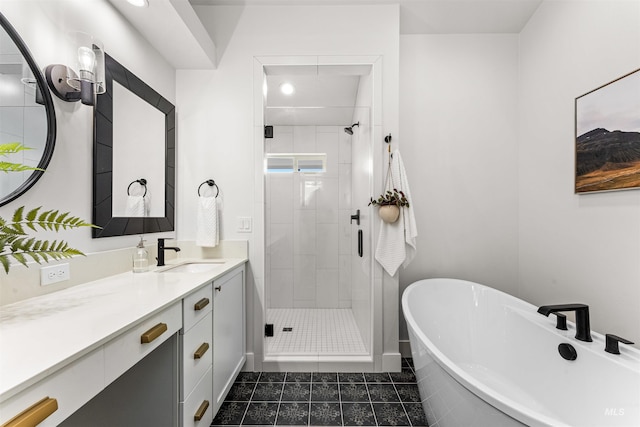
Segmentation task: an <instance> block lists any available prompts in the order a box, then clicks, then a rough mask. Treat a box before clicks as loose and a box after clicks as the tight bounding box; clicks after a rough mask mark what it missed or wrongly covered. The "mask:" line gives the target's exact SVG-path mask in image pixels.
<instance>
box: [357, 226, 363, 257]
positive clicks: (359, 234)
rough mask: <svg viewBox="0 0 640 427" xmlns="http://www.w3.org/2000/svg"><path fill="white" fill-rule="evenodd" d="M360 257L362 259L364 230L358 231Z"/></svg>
mask: <svg viewBox="0 0 640 427" xmlns="http://www.w3.org/2000/svg"><path fill="white" fill-rule="evenodd" d="M358 256H360V258H362V230H358Z"/></svg>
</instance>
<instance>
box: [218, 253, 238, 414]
mask: <svg viewBox="0 0 640 427" xmlns="http://www.w3.org/2000/svg"><path fill="white" fill-rule="evenodd" d="M213 289H214V290H213V293H214V294H213V413H214V414H215V413H217V412H218V409H220V406H221V405H222V402H224V399H225V397H226V396H227V393H228V392H229V389H230V388H231V386H232V385H233V382H234V381H235V379H236V377H237V376H238V373H239V372H240V370H241V369H242V366H243V365H244V362H245V360H246V351H245V336H246V332H245V331H246V325H245V317H246V316H245V266H244V265H242V266H240V267H237V268H236V269H234V270H232V271H230V272H229V273H227V274H225V275H223V276H221V277H220V278H218V279H216V280H214V282H213Z"/></svg>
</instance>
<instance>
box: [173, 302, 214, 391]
mask: <svg viewBox="0 0 640 427" xmlns="http://www.w3.org/2000/svg"><path fill="white" fill-rule="evenodd" d="M211 316H212V314H211V312H209V314H207V316H206V317H205V318H204V319H201V320H200V321H199V322H198V323H196V325H195V326H194V327H193V328H191V329H190V330H189V332H187V333H186V334H184V335H183V337H182V366H183V377H182V378H183V384H182V385H183V387H182V393H181V395H182V399H181V400H184V399H185V398H186V397H187V396H188V395H189V394H190V393H191V392H192V390H193V388H194V387H195V386H196V384H197V383H198V381H200V379H201V378H202V376H203V375H204V374H205V373H206V372H207V370H208V369H209V368H210V367H211V362H212V360H213V343H212V340H211V338H212V337H213V332H212V329H213V323H212V322H213V320H212V318H211ZM196 353H198V354H197V355H196Z"/></svg>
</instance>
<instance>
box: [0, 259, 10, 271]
mask: <svg viewBox="0 0 640 427" xmlns="http://www.w3.org/2000/svg"><path fill="white" fill-rule="evenodd" d="M0 263H2V267H4V272H5V273H7V274H8V273H9V259H8V258H7V257H6V256H0Z"/></svg>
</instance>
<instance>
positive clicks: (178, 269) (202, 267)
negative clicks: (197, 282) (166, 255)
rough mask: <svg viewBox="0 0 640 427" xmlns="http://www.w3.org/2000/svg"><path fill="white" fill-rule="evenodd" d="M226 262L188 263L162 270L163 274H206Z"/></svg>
mask: <svg viewBox="0 0 640 427" xmlns="http://www.w3.org/2000/svg"><path fill="white" fill-rule="evenodd" d="M224 263H225V261H206V262H204V261H203V262H186V263H184V264H179V265H176V266H175V267H169V268H166V269H164V270H161V271H160V272H161V273H205V272H207V271H211V270H213V269H215V268H217V267H219V266H220V265H222V264H224Z"/></svg>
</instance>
